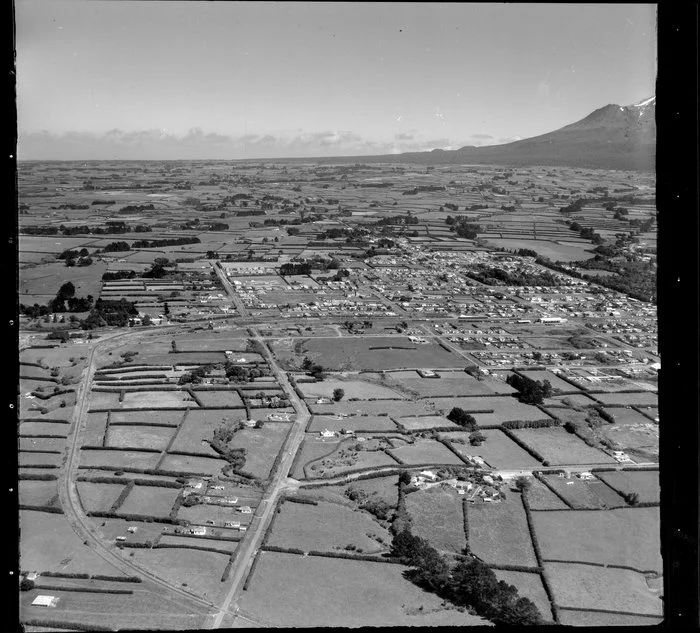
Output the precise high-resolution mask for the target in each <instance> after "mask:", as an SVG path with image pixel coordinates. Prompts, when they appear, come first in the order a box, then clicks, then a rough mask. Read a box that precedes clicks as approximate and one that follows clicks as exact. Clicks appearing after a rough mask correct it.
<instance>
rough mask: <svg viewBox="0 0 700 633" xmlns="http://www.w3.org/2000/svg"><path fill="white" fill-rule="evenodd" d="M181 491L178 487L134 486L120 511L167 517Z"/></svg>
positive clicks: (120, 512)
mask: <svg viewBox="0 0 700 633" xmlns="http://www.w3.org/2000/svg"><path fill="white" fill-rule="evenodd" d="M179 492H180V491H179V490H178V489H176V488H160V487H155V486H153V487H151V486H134V487H133V488H132V489H131V492H130V493H129V495H128V496H127V498H126V501H125V502H124V503H123V504H122V506H121V508H119V510H118V513H119V514H148V515H150V516H156V517H167V516H168V515H169V514H170V510H171V509H172V507H173V504H174V503H175V499H176V498H177V496H178V494H179Z"/></svg>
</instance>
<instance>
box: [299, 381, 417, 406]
mask: <svg viewBox="0 0 700 633" xmlns="http://www.w3.org/2000/svg"><path fill="white" fill-rule="evenodd" d="M297 386H298V387H299V389H300V390H301V392H302V393H303V394H304V397H305V398H318V397H323V398H332V397H333V391H334V390H335V389H342V390H343V391H344V392H345V396H344V399H345V400H346V401H347V400H348V399H349V398H358V399H360V400H368V399H369V398H379V399H382V398H387V399H389V400H391V399H395V398H400V399H402V400H403V399H404V398H405V396H404V395H403V394H402V393H400V392H398V391H395V390H393V389H389V388H387V387H383V386H381V385H377V384H373V383H371V382H363V381H361V380H336V379H332V378H331V379H328V378H326V379H325V380H324V381H323V382H298V383H297Z"/></svg>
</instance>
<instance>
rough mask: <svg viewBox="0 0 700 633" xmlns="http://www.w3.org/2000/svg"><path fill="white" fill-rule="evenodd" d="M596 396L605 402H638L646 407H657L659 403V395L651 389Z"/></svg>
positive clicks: (630, 403)
mask: <svg viewBox="0 0 700 633" xmlns="http://www.w3.org/2000/svg"><path fill="white" fill-rule="evenodd" d="M595 397H596V399H597V400H600V401H601V402H602V403H603V404H624V405H632V404H636V405H641V406H646V407H657V406H658V403H659V398H658V396H657V395H656V394H655V393H652V392H650V391H640V392H639V393H597V394H595Z"/></svg>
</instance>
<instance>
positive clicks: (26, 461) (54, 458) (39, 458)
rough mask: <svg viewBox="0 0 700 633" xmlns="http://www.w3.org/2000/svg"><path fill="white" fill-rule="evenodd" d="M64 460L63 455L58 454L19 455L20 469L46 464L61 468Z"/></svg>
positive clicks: (23, 453)
mask: <svg viewBox="0 0 700 633" xmlns="http://www.w3.org/2000/svg"><path fill="white" fill-rule="evenodd" d="M62 460H63V455H62V454H60V453H59V454H56V453H25V452H24V451H20V452H19V453H18V460H17V461H18V463H19V466H20V468H21V467H22V466H37V465H41V466H43V465H44V464H53V465H55V466H60V465H61V463H62Z"/></svg>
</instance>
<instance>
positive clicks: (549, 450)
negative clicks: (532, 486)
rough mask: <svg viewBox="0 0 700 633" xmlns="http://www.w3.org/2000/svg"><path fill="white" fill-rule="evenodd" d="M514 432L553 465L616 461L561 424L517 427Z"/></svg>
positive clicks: (612, 462) (610, 462) (609, 462)
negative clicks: (532, 427) (547, 426)
mask: <svg viewBox="0 0 700 633" xmlns="http://www.w3.org/2000/svg"><path fill="white" fill-rule="evenodd" d="M513 433H514V434H515V435H516V436H517V437H518V438H520V439H521V440H522V441H523V442H525V444H527V445H528V446H530V447H531V448H533V449H534V450H536V451H537V452H539V453H540V454H541V455H542V456H543V457H544V458H545V459H546V460H547V461H548V462H549V463H550V464H552V465H557V464H614V463H616V462H615V460H614V459H613V458H612V457H610V456H609V455H608V454H607V453H604V452H603V451H601V450H598V449H597V448H592V447H590V446H588V445H587V444H585V443H584V442H583V440H581V439H579V438H578V437H576V435H574V434H572V433H569V432H568V431H565V430H564V429H563V428H562V427H560V426H553V427H549V428H541V429H517V430H515V431H513Z"/></svg>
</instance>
